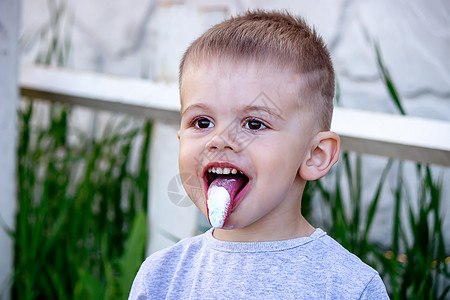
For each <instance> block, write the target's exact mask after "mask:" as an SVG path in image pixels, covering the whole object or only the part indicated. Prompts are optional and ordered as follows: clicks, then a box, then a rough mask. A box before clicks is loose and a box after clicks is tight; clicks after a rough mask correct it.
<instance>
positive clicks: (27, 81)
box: [20, 66, 450, 166]
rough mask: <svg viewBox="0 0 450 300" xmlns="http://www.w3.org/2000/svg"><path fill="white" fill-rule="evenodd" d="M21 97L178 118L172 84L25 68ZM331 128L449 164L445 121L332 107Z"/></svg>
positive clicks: (363, 145)
mask: <svg viewBox="0 0 450 300" xmlns="http://www.w3.org/2000/svg"><path fill="white" fill-rule="evenodd" d="M20 86H21V92H22V94H23V95H28V96H33V97H37V98H42V99H48V100H51V101H61V102H66V103H70V104H74V105H82V106H88V107H93V108H101V109H108V110H112V111H120V112H125V113H129V114H132V115H137V116H145V117H147V118H150V119H153V120H158V121H169V122H172V123H173V124H176V123H178V122H179V107H180V105H179V96H178V89H177V86H176V84H170V85H168V84H164V83H153V82H149V81H145V80H140V79H130V78H120V77H113V76H110V75H103V74H94V73H86V72H79V71H77V72H75V71H70V70H60V69H54V68H53V69H52V68H46V67H38V66H28V67H25V68H23V69H22V75H21V77H20ZM332 129H333V130H334V131H336V132H337V133H338V134H339V135H340V136H341V139H342V148H343V149H345V150H349V151H356V152H361V153H369V154H375V155H383V156H389V157H392V158H398V159H404V160H413V161H418V162H422V163H427V164H438V165H443V166H450V124H449V122H444V121H438V120H431V119H420V118H412V117H403V116H398V115H391V114H383V113H376V112H368V111H362V110H354V109H348V108H336V109H335V113H334V117H333V124H332Z"/></svg>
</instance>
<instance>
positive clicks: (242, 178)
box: [205, 167, 249, 196]
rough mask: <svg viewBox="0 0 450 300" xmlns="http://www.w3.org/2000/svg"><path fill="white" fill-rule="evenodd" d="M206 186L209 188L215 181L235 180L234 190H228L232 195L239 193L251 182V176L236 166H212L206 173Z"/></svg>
mask: <svg viewBox="0 0 450 300" xmlns="http://www.w3.org/2000/svg"><path fill="white" fill-rule="evenodd" d="M205 179H206V188H207V189H209V187H210V186H211V184H212V183H213V182H221V183H223V182H227V181H233V182H235V184H233V187H232V190H231V191H228V192H229V193H230V195H232V194H234V195H233V196H236V195H237V194H239V193H240V192H241V191H242V190H243V189H244V187H245V186H246V185H247V183H248V182H249V178H248V176H247V175H245V174H244V173H243V172H242V171H240V170H238V169H237V168H234V167H210V168H208V169H207V171H206V173H205Z"/></svg>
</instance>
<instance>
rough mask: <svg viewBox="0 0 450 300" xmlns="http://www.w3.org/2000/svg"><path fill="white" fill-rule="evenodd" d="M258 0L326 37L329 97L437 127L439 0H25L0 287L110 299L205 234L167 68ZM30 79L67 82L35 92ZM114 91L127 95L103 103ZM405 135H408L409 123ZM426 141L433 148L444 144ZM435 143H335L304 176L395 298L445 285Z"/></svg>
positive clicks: (443, 217)
mask: <svg viewBox="0 0 450 300" xmlns="http://www.w3.org/2000/svg"><path fill="white" fill-rule="evenodd" d="M3 2H4V3H7V2H8V1H3ZM9 2H11V1H9ZM4 3H3V4H4ZM3 4H2V5H3ZM254 8H263V9H283V10H288V11H290V12H292V13H293V14H296V15H300V16H303V17H304V18H305V19H306V20H307V22H308V23H309V24H311V25H313V26H314V28H315V29H316V30H317V31H318V32H319V33H320V34H321V35H322V36H323V38H324V40H325V41H326V43H327V44H328V47H329V49H330V52H331V54H332V59H333V63H334V67H335V70H336V75H337V92H336V99H335V101H336V106H337V107H342V108H343V109H348V111H350V112H352V111H353V110H355V111H356V114H358V112H359V111H360V110H363V111H365V112H371V113H372V112H373V116H374V119H373V120H377V119H376V118H377V116H378V115H381V116H384V115H385V114H389V116H395V117H398V118H401V119H399V120H403V118H406V117H401V116H407V117H408V118H412V119H414V120H415V119H416V118H424V119H433V120H435V121H436V124H437V125H436V126H438V127H439V128H449V125H448V123H449V122H450V60H449V59H448V56H449V53H450V4H449V2H448V1H444V0H440V1H439V0H436V1H421V0H411V1H406V0H397V1H387V0H381V1H375V0H368V1H357V0H338V1H331V0H322V1H306V0H301V1H296V0H279V1H268V0H266V1H263V0H261V1H256V0H233V1H232V0H229V1H228V0H223V1H218V0H211V1H200V0H174V1H162V0H160V1H156V0H146V1H144V0H134V1H132V2H130V1H125V0H114V1H111V0H109V1H106V0H97V1H88V0H78V1H74V0H21V4H20V6H19V8H17V7H16V11H19V13H20V22H19V21H17V20H19V19H17V18H15V17H14V20H16V23H18V27H17V29H16V30H17V32H18V34H17V35H18V42H19V44H18V51H17V57H15V56H14V55H12V59H13V60H15V59H17V60H18V61H19V62H18V65H19V66H21V67H19V70H20V71H19V75H18V78H19V79H18V84H19V86H20V87H21V88H22V90H21V94H22V95H23V97H21V99H20V101H17V104H14V106H12V105H11V104H5V105H9V106H8V107H9V108H10V109H14V111H17V114H16V115H15V116H13V115H12V114H7V113H6V110H4V112H3V113H2V115H1V118H2V120H1V121H2V122H7V121H8V120H10V121H11V122H13V123H15V124H16V126H15V127H14V128H13V129H12V130H10V131H8V132H6V131H5V132H6V133H5V134H4V132H2V134H4V137H3V135H2V141H1V142H0V143H1V144H0V145H1V146H2V147H3V148H2V149H6V146H7V145H14V143H15V148H14V149H15V150H14V151H15V153H14V154H11V155H10V156H9V157H7V156H5V155H2V156H1V157H0V165H1V166H4V165H7V164H8V163H9V162H11V163H12V161H14V163H13V164H12V165H11V164H9V166H12V168H14V170H15V171H14V173H12V174H15V175H14V176H10V177H7V176H4V177H1V178H2V179H3V178H6V179H5V180H2V181H0V189H1V190H3V191H7V193H9V194H8V195H13V196H10V197H9V198H8V197H5V199H3V200H2V201H1V202H0V212H1V218H2V219H1V220H2V222H1V224H2V228H3V229H2V235H0V237H1V238H2V240H0V243H3V241H6V242H4V243H3V245H4V246H3V248H1V251H2V253H4V254H5V255H3V254H2V255H0V266H2V267H0V268H1V269H0V273H1V276H2V277H0V280H2V282H0V295H1V296H2V297H4V298H5V299H9V298H10V299H51V298H56V299H81V298H82V299H123V298H126V297H127V295H128V291H129V288H130V286H131V282H132V280H133V278H134V275H135V274H136V272H137V269H138V268H139V265H140V263H141V262H142V261H143V260H144V258H145V256H147V255H149V254H150V253H152V252H154V251H156V250H158V249H161V248H164V247H167V246H169V245H171V244H173V243H175V242H177V241H178V240H179V239H182V238H184V237H187V236H192V235H195V234H198V233H200V232H203V231H205V230H206V229H207V223H206V222H205V220H204V218H203V217H202V216H201V215H200V214H199V213H198V212H197V210H196V209H195V207H194V206H193V205H192V204H191V203H190V201H189V200H188V199H187V198H185V193H184V191H183V189H182V187H181V185H180V182H179V175H178V171H177V154H178V152H177V151H178V148H177V138H176V132H177V128H178V123H177V117H176V111H177V109H178V94H177V79H178V64H179V61H180V59H181V56H182V55H183V52H184V51H185V49H186V48H187V47H188V46H189V44H190V43H191V42H192V41H193V40H194V39H195V38H197V37H198V36H199V35H200V34H201V33H202V32H204V31H205V30H206V29H208V28H209V27H210V26H212V25H214V24H216V23H218V22H220V21H222V20H223V19H224V18H227V17H229V16H231V15H234V14H237V13H240V12H243V11H246V10H248V9H254ZM2 19H3V21H5V20H7V19H8V16H7V13H5V10H3V13H2ZM11 22H12V23H14V21H11ZM4 28H8V27H4ZM3 32H7V30H6V31H5V30H4V31H3ZM13 32H14V30H13ZM4 36H7V34H4ZM6 40H7V39H6ZM2 47H3V46H2ZM36 65H39V66H40V67H36ZM42 66H49V67H42ZM49 70H50V71H51V72H50V73H49V72H48V71H49ZM12 74H13V73H12ZM92 74H94V75H92ZM4 76H6V75H4ZM2 79H3V77H2ZM59 80H61V81H59ZM78 81H79V82H78ZM30 82H31V83H39V84H41V85H42V86H43V85H45V84H47V83H52V82H53V83H54V85H55V86H57V87H58V86H61V87H63V89H62V91H58V93H57V94H58V97H56V96H55V94H51V93H50V94H51V95H49V99H47V98H46V97H45V91H44V92H43V90H45V89H44V88H42V86H39V85H38V86H37V87H34V88H30V86H31V85H30ZM89 82H90V83H91V84H89ZM99 82H102V83H104V84H102V85H100V84H97V83H99ZM141 86H142V90H145V91H146V89H147V88H148V90H149V91H150V92H151V91H156V92H158V93H160V94H158V93H156V94H155V92H152V93H151V94H150V95H148V99H149V103H150V104H148V105H149V106H152V107H153V109H149V110H145V109H144V108H142V109H139V107H145V106H146V102H145V99H147V98H146V97H147V95H146V94H145V93H144V94H143V96H142V95H138V94H139V93H138V92H137V91H136V90H139V88H135V87H141ZM71 87H74V88H76V87H78V88H79V89H80V90H83V89H84V88H85V92H86V94H85V95H84V96H83V95H82V96H80V97H81V98H83V97H84V98H86V99H84V100H83V99H81V100H77V97H72V98H70V97H69V96H68V95H70V93H71V91H69V90H70V89H71ZM94 94H95V95H100V96H98V97H97V98H95V97H93V96H92V95H94ZM61 95H62V96H61ZM114 95H117V97H118V98H120V99H121V101H122V102H121V103H127V100H126V98H127V95H129V98H130V99H131V98H133V97H134V98H135V99H137V100H135V102H133V103H131V102H130V106H127V105H124V106H119V105H116V104H117V103H115V102H112V104H110V103H106V104H105V103H104V102H105V101H103V102H102V104H98V103H99V102H100V100H99V99H101V98H102V97H104V98H105V99H107V100H108V99H114ZM122 98H124V99H125V100H123V99H122ZM58 99H59V100H58ZM142 99H144V100H142ZM48 100H51V101H48ZM83 101H87V102H86V103H90V104H86V105H85V104H83V103H84V102H83ZM139 101H140V102H139ZM106 102H108V101H106ZM3 103H6V102H2V106H3V105H4V104H3ZM72 104H75V105H72ZM133 105H134V106H133ZM4 107H6V106H4ZM92 107H95V108H96V109H92ZM130 107H132V108H130ZM154 107H157V108H158V109H155V108H154ZM161 107H163V108H161ZM99 108H101V109H99ZM0 110H2V108H0ZM139 111H141V112H139ZM381 120H384V119H383V118H381V117H380V121H381ZM344 121H345V120H344ZM370 124H372V126H373V127H374V129H376V128H375V127H377V124H376V122H375V123H370ZM393 124H394V123H393ZM408 124H409V123H408ZM432 124H434V123H432ZM381 125H383V127H384V128H388V130H387V132H386V136H388V135H389V134H388V131H390V129H389V126H390V125H389V124H380V126H381ZM392 126H394V125H392ZM4 128H6V127H4ZM431 128H433V127H431ZM436 128H437V127H436ZM396 130H398V128H392V131H396ZM403 130H404V132H405V136H411V138H410V140H409V142H408V143H410V144H411V145H413V144H414V140H415V139H414V133H415V131H417V130H419V128H404V129H403ZM338 133H339V131H338ZM430 135H431V136H430V138H431V139H432V140H433V141H436V143H437V144H438V146H436V147H437V148H439V143H441V142H442V145H444V144H445V145H448V143H449V141H450V131H444V132H442V131H440V132H439V131H431V132H430ZM364 139H365V137H362V138H361V140H364ZM367 139H370V137H367ZM14 141H15V142H14ZM4 145H5V146H4ZM407 145H409V144H407ZM349 148H351V147H349ZM349 150H352V149H349ZM2 151H4V150H2ZM448 151H449V150H447V156H443V159H441V160H440V161H439V159H437V160H435V159H434V158H429V159H427V158H426V157H427V156H432V155H433V153H434V152H433V151H430V150H427V149H425V150H423V155H422V156H423V157H425V159H424V160H422V161H420V162H415V161H411V160H399V159H398V158H399V157H400V158H402V155H401V154H399V155H394V156H393V157H386V156H380V155H374V154H377V153H378V152H377V151H375V150H374V151H370V149H369V150H368V151H367V152H365V151H362V153H361V151H359V153H358V152H355V151H345V152H343V153H342V155H341V159H340V162H339V163H338V165H337V166H335V167H334V168H333V171H332V172H331V173H330V174H329V175H327V176H326V177H325V178H323V179H321V180H319V181H317V182H311V183H309V184H308V186H307V191H306V193H305V197H304V199H303V208H302V209H303V213H304V214H305V215H306V216H307V217H308V219H309V220H310V221H311V223H312V224H313V225H314V226H316V227H322V228H323V229H324V230H325V231H327V232H328V233H329V234H330V235H331V236H333V237H334V238H335V239H337V240H338V241H339V242H340V243H341V244H342V245H343V246H344V247H346V248H347V249H348V250H350V251H351V252H353V253H355V254H357V255H358V256H359V257H360V258H361V259H363V260H364V261H365V262H366V263H368V264H370V265H372V266H373V267H374V268H375V269H377V270H378V271H379V272H380V274H381V275H382V278H383V280H384V282H385V284H386V286H387V288H388V291H389V293H390V296H391V298H392V299H448V297H450V292H449V290H450V274H449V270H448V268H449V263H450V216H448V215H449V212H450V196H449V195H450V172H449V166H450V161H449V160H448V153H449V152H448ZM2 153H5V151H4V152H2ZM406 157H407V156H406ZM436 161H437V163H436ZM431 162H433V163H432V164H430V163H431ZM8 170H9V169H5V168H3V169H2V170H1V171H0V172H3V173H6V172H8ZM13 177H14V178H13ZM11 178H13V179H11ZM12 180H13V181H12ZM12 184H15V186H16V190H15V191H14V190H11V185H12ZM8 199H9V200H8Z"/></svg>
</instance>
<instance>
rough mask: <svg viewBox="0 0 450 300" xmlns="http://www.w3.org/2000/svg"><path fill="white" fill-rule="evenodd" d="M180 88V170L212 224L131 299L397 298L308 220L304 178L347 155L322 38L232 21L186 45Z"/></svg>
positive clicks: (248, 18) (277, 25)
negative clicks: (335, 127) (337, 128)
mask: <svg viewBox="0 0 450 300" xmlns="http://www.w3.org/2000/svg"><path fill="white" fill-rule="evenodd" d="M179 83H180V95H181V128H180V131H179V133H178V138H179V140H180V157H179V166H180V173H181V174H188V175H189V176H182V180H183V185H184V187H185V189H186V191H187V193H188V195H189V196H190V197H191V199H192V201H193V202H194V203H195V205H196V206H197V207H198V208H199V209H200V210H201V212H202V213H203V214H204V215H205V216H206V217H207V218H208V220H209V221H210V223H211V225H212V226H213V227H214V228H213V229H211V230H209V231H207V232H206V233H205V234H202V235H200V236H197V237H193V238H188V239H184V240H182V241H180V242H179V243H178V244H176V245H174V246H172V247H170V248H168V249H165V250H162V251H159V252H157V253H155V254H153V255H151V256H150V257H149V258H147V260H146V261H145V262H144V263H143V264H142V266H141V268H140V270H139V272H138V274H137V276H136V278H135V280H134V283H133V287H132V289H131V293H130V299H164V298H169V299H188V298H189V299H388V297H387V294H386V290H385V287H384V285H383V282H382V281H381V278H380V276H379V275H378V273H377V272H376V271H375V270H373V269H372V268H370V267H369V266H367V265H365V264H364V263H363V262H361V260H359V259H358V258H357V257H356V256H354V255H353V254H350V253H349V252H348V251H347V250H345V249H344V248H343V247H342V246H340V245H339V244H338V243H337V242H336V241H334V240H333V239H332V238H331V237H329V236H328V235H327V234H326V233H325V232H323V231H322V230H321V229H315V228H314V227H313V226H311V225H310V224H309V223H308V222H307V221H306V219H305V218H304V217H303V216H302V215H301V210H300V208H301V198H302V193H303V190H304V187H305V184H306V182H307V181H308V180H316V179H318V178H320V177H322V176H324V175H325V174H327V173H328V171H329V170H330V168H331V167H332V166H333V165H334V164H335V163H336V161H337V160H338V156H339V149H340V140H339V137H338V135H337V134H335V133H334V132H331V131H329V129H330V122H331V116H332V110H333V103H332V101H333V95H334V71H333V67H332V63H331V59H330V55H329V53H328V50H327V49H326V47H325V45H324V43H323V41H322V39H321V38H320V37H319V36H318V35H317V34H316V33H315V31H314V30H311V29H310V28H309V27H308V26H307V25H306V23H305V22H304V21H303V20H302V19H298V18H294V17H292V16H291V15H289V14H287V13H279V12H264V11H254V12H248V13H246V14H245V15H242V16H238V17H235V18H231V19H230V20H227V21H224V22H223V23H221V24H218V25H216V26H214V27H212V28H211V29H210V30H208V31H207V32H206V33H204V34H203V35H202V36H201V37H200V38H198V39H197V40H196V41H194V42H193V44H192V45H191V46H190V47H189V48H188V50H187V51H186V53H185V55H184V57H183V60H182V62H181V66H180V82H179ZM183 177H184V178H183ZM187 178H189V182H187V181H188V180H187ZM192 178H195V179H196V180H197V181H198V184H197V187H201V190H202V191H203V193H200V195H199V193H198V192H197V193H196V192H195V191H198V189H196V188H195V187H194V188H192V185H193V182H195V180H192ZM194 185H195V184H194Z"/></svg>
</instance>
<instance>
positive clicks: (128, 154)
mask: <svg viewBox="0 0 450 300" xmlns="http://www.w3.org/2000/svg"><path fill="white" fill-rule="evenodd" d="M48 7H49V12H50V13H49V15H50V21H49V26H48V27H44V29H43V30H42V31H41V33H40V36H41V44H40V46H41V48H40V50H39V52H38V57H37V58H36V62H37V63H44V64H57V65H59V66H62V65H64V64H65V63H66V61H67V57H68V56H69V53H70V48H71V46H70V38H69V32H68V30H70V24H71V22H72V20H73V16H72V15H71V14H70V12H69V11H68V6H67V2H66V1H54V0H48ZM67 20H69V21H68V22H67ZM63 24H65V25H63ZM71 119H72V108H71V107H68V106H65V105H61V104H49V103H43V102H38V101H36V100H32V99H24V100H23V101H22V103H21V106H20V110H19V141H18V170H17V174H18V185H19V187H18V198H19V203H18V212H17V217H16V228H15V230H14V231H13V232H12V237H13V239H14V251H15V253H14V255H15V257H14V274H13V287H12V298H13V299H80V298H83V299H85V298H86V299H123V298H125V297H126V295H127V294H128V290H129V288H130V286H131V281H132V279H133V277H134V274H135V273H136V271H137V269H138V267H139V264H140V263H141V262H142V260H143V258H144V249H145V236H146V234H145V231H146V226H145V219H146V218H145V211H146V207H147V195H148V191H147V186H148V157H147V156H148V155H147V154H148V150H149V149H148V148H149V141H150V132H151V124H150V123H148V122H146V121H144V120H135V119H130V118H126V117H124V116H113V117H112V118H111V120H110V121H109V123H108V124H107V125H106V126H105V128H104V130H103V132H101V133H100V134H98V136H99V137H98V138H97V137H95V136H92V135H91V134H88V133H86V132H84V131H81V130H78V129H77V128H75V127H74V126H73V125H71ZM94 135H95V134H94Z"/></svg>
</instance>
